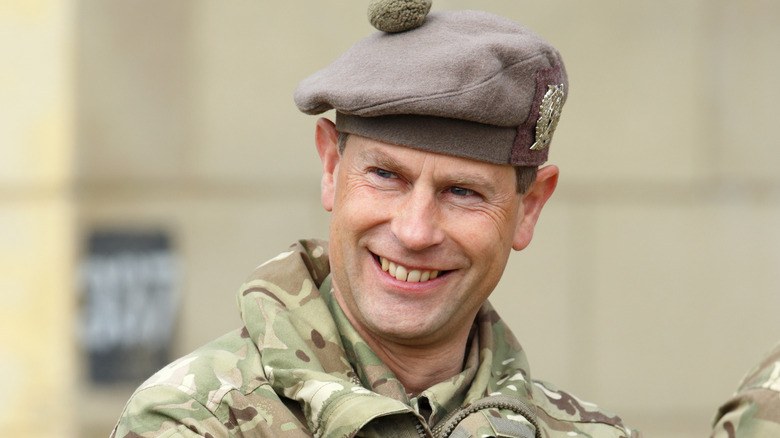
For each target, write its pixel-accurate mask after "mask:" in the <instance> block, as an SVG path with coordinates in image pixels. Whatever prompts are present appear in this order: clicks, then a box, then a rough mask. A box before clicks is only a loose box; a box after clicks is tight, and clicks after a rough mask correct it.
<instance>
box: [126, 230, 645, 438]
mask: <svg viewBox="0 0 780 438" xmlns="http://www.w3.org/2000/svg"><path fill="white" fill-rule="evenodd" d="M331 294H332V289H331V285H330V276H329V263H328V254H327V244H326V243H325V242H324V241H316V240H311V241H301V242H299V243H297V244H295V245H293V246H292V247H291V248H290V250H289V251H287V252H284V253H282V254H280V255H279V256H277V257H276V258H274V259H272V260H270V261H269V262H267V263H265V264H263V265H261V266H260V267H258V268H257V269H256V271H255V272H254V273H253V274H252V276H251V277H250V278H249V280H248V281H247V282H246V283H245V284H244V285H243V286H242V288H241V290H240V292H239V294H238V304H239V308H240V311H241V316H242V319H243V320H244V323H245V326H244V327H243V328H242V329H241V330H237V331H235V332H233V333H230V334H227V335H225V336H223V337H221V338H219V339H217V340H215V341H213V342H211V343H209V344H207V345H205V346H204V347H202V348H200V349H198V350H196V351H195V352H193V353H192V354H190V355H188V356H185V357H183V358H181V359H179V360H177V361H175V362H174V363H172V364H171V365H169V366H167V367H166V368H164V369H162V370H161V371H159V372H158V373H157V374H155V375H154V376H153V377H151V378H150V379H149V380H148V381H147V382H145V383H144V384H143V385H142V386H141V387H140V388H139V389H138V390H137V391H136V392H135V394H134V395H133V397H132V398H131V399H130V401H129V402H128V404H127V406H126V408H125V410H124V412H123V414H122V416H121V418H120V421H119V423H118V424H117V426H116V428H115V429H114V432H113V433H112V437H170V436H190V437H195V436H199V437H213V438H217V437H259V436H263V437H283V436H290V437H297V436H317V437H351V436H384V437H388V436H390V437H430V436H433V437H493V436H501V437H527V438H533V437H550V438H552V437H576V436H587V437H637V436H639V435H638V433H636V432H633V431H631V430H630V429H628V428H626V427H625V426H624V425H623V423H622V421H621V420H620V418H618V417H617V416H614V415H612V414H609V413H607V412H605V411H603V410H601V409H599V408H598V407H597V406H595V405H593V404H590V403H586V402H583V401H581V400H579V399H577V398H576V397H574V396H572V395H570V394H568V393H566V392H563V391H561V390H559V389H557V388H555V387H554V386H552V385H549V384H546V383H541V382H538V381H534V380H532V379H531V375H530V371H529V366H528V363H527V361H526V358H525V354H524V353H523V351H522V348H521V347H520V345H519V344H518V342H517V340H516V339H515V338H514V336H513V335H512V333H511V332H510V331H509V329H508V328H507V327H506V326H505V325H504V323H503V322H502V320H501V319H500V318H499V316H498V314H497V313H496V312H495V310H494V309H493V308H492V307H491V306H490V304H489V303H485V304H484V305H483V307H482V309H481V310H480V312H479V314H478V316H477V318H476V320H475V322H474V326H473V329H472V333H471V335H470V338H469V342H468V346H467V352H466V355H465V356H466V357H465V362H464V367H463V371H462V372H461V373H460V374H458V375H456V376H454V377H452V378H450V379H447V380H445V381H442V382H440V383H437V384H435V385H434V386H432V387H430V388H428V389H427V390H425V391H423V392H422V393H421V394H419V395H417V396H416V397H412V396H410V395H408V394H406V393H405V391H404V388H403V386H402V385H401V383H400V382H399V381H398V379H397V378H396V377H395V376H394V375H393V373H392V372H391V371H390V370H389V368H388V367H387V366H386V365H385V364H384V363H382V361H381V360H379V358H378V357H377V356H376V355H375V354H374V352H373V351H371V349H370V348H369V347H368V345H367V344H366V343H365V342H364V341H363V339H361V338H360V336H359V335H358V334H357V332H356V331H355V329H354V328H353V327H352V326H351V324H350V323H349V321H348V320H347V318H346V317H345V315H344V313H343V312H342V310H341V308H340V307H339V305H338V304H337V302H336V300H335V299H333V297H332V295H331Z"/></svg>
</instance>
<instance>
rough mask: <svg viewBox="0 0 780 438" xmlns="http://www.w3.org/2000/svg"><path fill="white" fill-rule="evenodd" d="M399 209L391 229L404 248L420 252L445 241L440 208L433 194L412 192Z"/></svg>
mask: <svg viewBox="0 0 780 438" xmlns="http://www.w3.org/2000/svg"><path fill="white" fill-rule="evenodd" d="M398 208H399V210H398V211H396V212H394V213H393V214H394V217H393V219H392V223H391V225H390V229H391V231H392V232H393V234H394V235H395V237H396V238H397V239H398V240H399V242H401V243H402V244H403V245H404V247H406V248H407V249H409V250H412V251H420V250H423V249H426V248H429V247H431V246H434V245H437V244H439V243H441V242H443V241H444V231H443V229H442V227H441V223H440V216H441V215H440V212H439V206H438V205H437V202H436V198H435V196H434V195H433V194H429V193H424V192H423V191H422V190H412V192H410V193H408V194H407V196H406V199H405V200H404V202H402V203H400V205H399V206H398Z"/></svg>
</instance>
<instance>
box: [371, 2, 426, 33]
mask: <svg viewBox="0 0 780 438" xmlns="http://www.w3.org/2000/svg"><path fill="white" fill-rule="evenodd" d="M430 10H431V0H371V1H370V2H369V4H368V21H370V22H371V25H372V26H374V27H375V28H377V29H378V30H381V31H383V32H403V31H406V30H409V29H414V28H415V27H419V26H420V25H422V24H423V22H424V21H425V17H426V16H427V15H428V12H429V11H430Z"/></svg>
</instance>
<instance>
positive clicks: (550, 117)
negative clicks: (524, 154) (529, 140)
mask: <svg viewBox="0 0 780 438" xmlns="http://www.w3.org/2000/svg"><path fill="white" fill-rule="evenodd" d="M563 94H564V91H563V84H560V85H548V86H547V92H546V93H544V98H543V99H542V104H541V106H540V107H539V120H538V121H537V122H536V138H535V141H534V144H532V145H531V150H532V151H540V150H542V149H544V148H546V147H547V146H548V145H549V144H550V140H551V139H552V135H553V132H555V128H556V127H557V126H558V120H559V119H560V118H561V108H563Z"/></svg>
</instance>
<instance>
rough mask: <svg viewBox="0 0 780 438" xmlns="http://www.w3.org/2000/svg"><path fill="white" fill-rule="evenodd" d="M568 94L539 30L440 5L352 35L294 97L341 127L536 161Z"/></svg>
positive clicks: (515, 161)
mask: <svg viewBox="0 0 780 438" xmlns="http://www.w3.org/2000/svg"><path fill="white" fill-rule="evenodd" d="M426 12H427V11H426ZM567 93H568V79H567V75H566V70H565V67H564V65H563V60H562V59H561V56H560V54H559V53H558V51H557V50H556V49H555V48H554V47H553V46H552V45H550V44H549V43H548V42H546V41H545V40H543V39H542V38H541V37H539V36H538V35H536V34H534V33H533V32H531V31H530V30H528V29H527V28H525V27H523V26H521V25H519V24H517V23H515V22H513V21H511V20H509V19H506V18H503V17H500V16H497V15H494V14H490V13H487V12H481V11H439V12H432V13H430V14H428V16H427V17H426V18H424V21H422V25H420V26H419V27H416V28H413V29H411V30H405V31H400V32H393V33H389V32H382V31H379V32H375V33H373V34H371V35H369V36H368V37H366V38H364V39H363V40H361V41H359V42H358V43H356V44H355V45H354V46H352V47H351V48H349V49H348V50H347V51H346V52H344V53H343V54H342V55H341V56H340V57H338V58H337V59H336V60H335V61H334V62H333V63H331V64H330V65H329V66H327V67H325V68H324V69H322V70H320V71H318V72H316V73H314V74H313V75H311V76H309V77H308V78H306V79H304V80H303V81H302V82H301V83H300V84H299V85H298V88H297V89H296V91H295V102H296V105H297V106H298V108H299V109H300V110H301V111H303V112H304V113H307V114H320V113H323V112H325V111H328V110H330V109H335V110H336V127H337V129H338V130H339V131H342V132H348V133H352V134H358V135H363V136H366V137H370V138H374V139H377V140H381V141H385V142H388V143H393V144H398V145H403V146H408V147H412V148H416V149H421V150H426V151H431V152H437V153H443V154H449V155H455V156H460V157H465V158H471V159H476V160H480V161H486V162H490V163H498V164H511V165H515V166H538V165H540V164H542V163H544V162H545V161H546V160H547V154H548V146H549V142H550V139H551V137H552V134H553V132H554V130H555V127H556V126H557V123H558V118H559V117H560V111H561V107H562V105H563V103H564V101H565V99H566V94H567Z"/></svg>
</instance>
